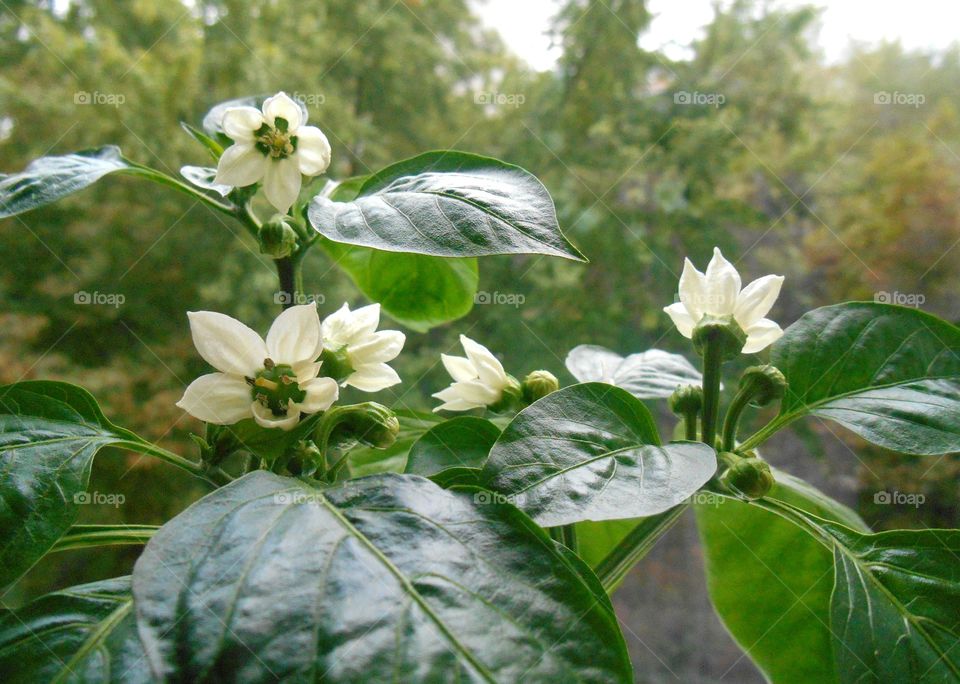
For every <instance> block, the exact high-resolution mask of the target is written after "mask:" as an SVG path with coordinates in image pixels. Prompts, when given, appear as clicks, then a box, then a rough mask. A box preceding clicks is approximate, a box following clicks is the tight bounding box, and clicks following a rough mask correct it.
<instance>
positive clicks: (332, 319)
mask: <svg viewBox="0 0 960 684" xmlns="http://www.w3.org/2000/svg"><path fill="white" fill-rule="evenodd" d="M352 316H353V315H352V314H351V313H350V306H349V305H348V304H344V305H343V306H341V307H340V308H339V309H337V310H336V311H334V312H333V313H332V314H330V315H329V316H327V317H326V318H324V319H323V323H321V324H320V336H321V337H322V338H323V346H324V347H326V348H328V349H339V348H340V347H343V346H345V345H347V344H349V342H350V333H351V327H350V322H351V321H352V320H353V318H352Z"/></svg>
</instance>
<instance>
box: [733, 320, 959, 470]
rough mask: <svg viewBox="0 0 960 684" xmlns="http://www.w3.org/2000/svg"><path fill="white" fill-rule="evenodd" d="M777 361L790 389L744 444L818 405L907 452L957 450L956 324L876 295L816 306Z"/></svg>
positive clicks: (821, 412) (822, 413)
mask: <svg viewBox="0 0 960 684" xmlns="http://www.w3.org/2000/svg"><path fill="white" fill-rule="evenodd" d="M771 362H772V363H773V364H774V365H775V366H776V367H777V368H779V369H780V370H781V371H783V374H784V376H786V378H787V381H788V383H789V387H788V389H787V394H786V396H785V397H784V399H783V402H782V404H781V409H780V415H779V416H778V417H777V418H776V419H775V420H774V421H773V422H772V423H771V424H770V425H768V426H767V427H765V428H764V429H762V430H761V431H760V432H758V433H757V434H756V435H754V436H753V437H751V438H750V439H748V440H747V442H746V446H756V445H757V444H759V443H760V442H762V441H763V440H764V439H766V438H767V437H769V436H770V435H771V434H773V433H774V432H776V431H777V430H778V429H780V428H782V427H783V426H784V425H787V424H788V423H790V422H792V421H794V420H796V419H797V418H800V417H801V416H806V415H814V416H819V417H820V418H827V419H830V420H833V421H836V422H838V423H840V424H841V425H843V426H844V427H846V428H848V429H850V430H852V431H853V432H855V433H856V434H858V435H860V436H861V437H863V438H864V439H866V440H867V441H869V442H872V443H874V444H877V445H879V446H882V447H886V448H888V449H893V450H896V451H900V452H902V453H907V454H945V453H952V452H956V451H960V421H958V420H957V415H958V414H960V329H958V328H956V327H955V326H953V325H950V324H949V323H946V322H945V321H942V320H940V319H939V318H936V317H935V316H931V315H930V314H927V313H924V312H922V311H918V310H916V309H907V308H903V307H899V306H892V305H889V304H873V303H851V304H838V305H836V306H828V307H824V308H821V309H816V310H815V311H811V312H810V313H808V314H806V315H804V316H803V317H802V318H800V320H798V321H797V322H796V323H794V324H793V325H791V326H790V327H789V328H787V330H786V331H785V333H784V335H783V337H782V338H780V340H778V341H777V342H776V343H775V344H774V345H773V351H772V355H771Z"/></svg>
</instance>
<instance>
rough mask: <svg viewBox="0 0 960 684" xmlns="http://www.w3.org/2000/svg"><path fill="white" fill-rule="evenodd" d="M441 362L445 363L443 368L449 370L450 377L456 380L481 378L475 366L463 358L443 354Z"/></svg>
mask: <svg viewBox="0 0 960 684" xmlns="http://www.w3.org/2000/svg"><path fill="white" fill-rule="evenodd" d="M440 360H441V361H443V367H444V368H446V369H447V372H448V373H449V374H450V377H451V378H453V379H454V380H460V381H467V380H476V379H477V377H479V376H478V373H477V369H476V368H474V367H473V364H472V363H470V361H469V360H468V359H465V358H463V357H462V356H450V355H449V354H441V355H440Z"/></svg>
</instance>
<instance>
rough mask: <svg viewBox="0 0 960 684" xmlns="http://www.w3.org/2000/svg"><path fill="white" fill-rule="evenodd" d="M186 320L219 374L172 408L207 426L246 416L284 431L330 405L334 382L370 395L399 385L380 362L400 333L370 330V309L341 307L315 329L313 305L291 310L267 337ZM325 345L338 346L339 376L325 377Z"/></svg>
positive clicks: (193, 317) (218, 320) (229, 325)
mask: <svg viewBox="0 0 960 684" xmlns="http://www.w3.org/2000/svg"><path fill="white" fill-rule="evenodd" d="M188 316H189V319H190V331H191V333H192V335H193V343H194V345H195V346H196V348H197V351H198V352H199V353H200V356H201V357H203V359H204V360H205V361H206V362H207V363H209V364H210V365H211V366H213V367H214V368H216V369H217V371H218V372H216V373H210V374H208V375H203V376H201V377H199V378H197V379H196V380H194V381H193V382H192V383H191V384H190V386H189V387H187V389H186V391H185V392H184V394H183V397H182V398H181V399H180V401H179V402H177V406H179V407H180V408H182V409H183V410H185V411H186V412H187V413H189V414H190V415H192V416H194V417H196V418H199V419H200V420H203V421H206V422H207V423H213V424H215V425H231V424H233V423H236V422H238V421H241V420H243V419H245V418H253V419H254V420H255V421H256V422H257V424H259V425H261V426H263V427H265V428H280V429H281V430H291V429H293V428H294V427H295V426H296V425H297V423H298V422H299V421H300V414H301V413H307V414H309V413H317V412H319V411H326V410H327V409H328V408H330V406H331V405H333V403H334V402H335V401H336V400H337V398H338V396H339V391H340V390H339V387H340V384H342V385H352V386H353V387H357V388H358V389H361V390H364V391H368V392H376V391H378V390H381V389H384V388H386V387H390V386H391V385H395V384H397V383H398V382H400V378H399V376H398V375H397V374H396V372H395V371H394V370H393V369H392V368H390V367H389V366H387V365H386V362H387V361H391V360H393V359H394V358H395V357H396V356H397V355H398V354H399V353H400V350H401V349H402V348H403V343H404V335H403V333H400V332H397V331H395V330H383V331H379V332H377V331H376V328H377V325H378V324H379V322H380V307H379V305H377V304H374V305H372V306H367V307H363V308H362V309H358V310H356V311H353V312H351V311H350V309H349V307H347V306H346V305H344V308H342V309H341V310H340V311H338V312H337V313H335V314H333V315H332V316H329V317H328V318H327V319H326V320H325V321H324V322H323V323H322V324H321V322H320V318H319V315H318V314H317V308H316V306H315V305H314V304H304V305H301V306H293V307H290V308H289V309H287V310H286V311H284V312H283V313H281V314H280V315H279V316H278V317H277V318H276V320H275V321H274V322H273V325H271V326H270V330H269V332H268V333H267V337H266V340H264V339H263V338H261V337H260V335H258V334H257V333H256V332H255V331H253V330H251V329H250V328H249V327H247V326H246V325H244V324H243V323H241V322H240V321H238V320H236V319H234V318H231V317H230V316H226V315H224V314H221V313H215V312H213V311H195V312H194V311H192V312H189V313H188ZM327 347H333V348H335V349H338V350H343V349H345V351H346V355H347V356H348V358H349V359H350V364H351V367H350V368H349V369H348V371H349V372H347V373H346V374H345V376H343V377H340V376H337V377H330V376H329V375H328V374H327V373H324V368H323V366H324V364H323V362H322V361H320V360H319V359H320V358H321V356H322V354H323V352H324V350H325V348H327ZM338 381H339V383H340V384H338Z"/></svg>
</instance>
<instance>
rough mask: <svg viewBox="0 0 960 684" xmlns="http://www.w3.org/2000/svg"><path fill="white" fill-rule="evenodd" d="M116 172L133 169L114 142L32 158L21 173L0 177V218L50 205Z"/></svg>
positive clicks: (133, 170)
mask: <svg viewBox="0 0 960 684" xmlns="http://www.w3.org/2000/svg"><path fill="white" fill-rule="evenodd" d="M117 171H124V172H128V173H129V172H136V170H135V167H133V166H132V165H131V164H130V163H129V162H128V161H127V160H126V159H124V158H123V157H122V156H121V154H120V148H119V147H116V146H115V145H106V146H104V147H97V148H95V149H91V150H83V151H80V152H74V153H73V154H66V155H63V156H60V157H41V158H40V159H35V160H34V161H32V162H30V164H29V165H28V166H27V168H25V169H24V170H23V171H21V172H20V173H15V174H12V175H9V176H0V218H7V217H9V216H16V215H17V214H22V213H23V212H25V211H30V210H31V209H36V208H37V207H42V206H45V205H47V204H52V203H53V202H56V201H57V200H59V199H62V198H64V197H66V196H67V195H72V194H73V193H75V192H79V191H80V190H83V189H84V188H85V187H87V186H88V185H92V184H93V183H96V182H97V181H98V180H100V179H101V178H103V177H104V176H106V175H107V174H109V173H115V172H117Z"/></svg>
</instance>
